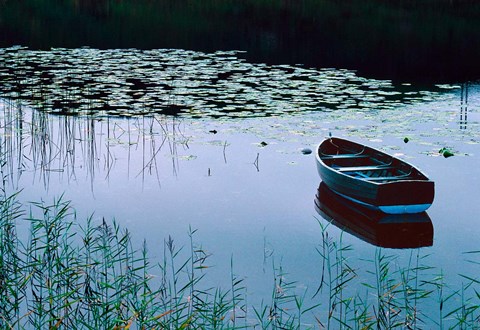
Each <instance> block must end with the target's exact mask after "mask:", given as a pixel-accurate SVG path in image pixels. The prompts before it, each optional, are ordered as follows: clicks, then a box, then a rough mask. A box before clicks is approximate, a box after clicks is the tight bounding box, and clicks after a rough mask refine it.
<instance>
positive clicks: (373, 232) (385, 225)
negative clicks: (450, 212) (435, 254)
mask: <svg viewBox="0 0 480 330" xmlns="http://www.w3.org/2000/svg"><path fill="white" fill-rule="evenodd" d="M315 208H316V210H317V212H318V213H319V214H320V215H321V216H322V217H323V218H325V219H326V220H327V221H329V222H330V223H332V224H333V225H335V226H336V227H338V228H340V229H341V230H343V231H344V232H347V233H349V234H351V235H353V236H355V237H357V238H359V239H361V240H363V241H365V242H367V243H370V244H373V245H375V246H380V247H384V248H391V249H406V248H419V247H426V246H432V245H433V232H434V230H433V223H432V220H431V219H430V217H429V216H428V214H427V212H420V213H414V214H386V213H384V212H381V211H379V210H373V209H371V208H368V207H366V206H364V205H362V204H359V203H355V202H352V201H351V200H348V199H346V198H344V197H342V196H340V195H338V194H336V193H335V192H333V191H332V190H331V189H330V188H328V187H327V185H326V184H325V183H323V182H321V183H320V186H319V187H318V190H317V195H316V198H315Z"/></svg>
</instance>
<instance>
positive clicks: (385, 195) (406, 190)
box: [316, 137, 435, 214]
mask: <svg viewBox="0 0 480 330" xmlns="http://www.w3.org/2000/svg"><path fill="white" fill-rule="evenodd" d="M316 160H317V168H318V173H319V174H320V177H321V179H322V181H323V182H325V184H326V185H327V186H328V187H329V188H330V189H332V190H333V191H334V192H336V193H337V194H339V195H341V196H343V197H345V198H347V199H349V200H351V201H354V202H356V203H359V204H362V205H364V206H366V207H369V208H372V209H378V210H380V211H382V212H385V213H389V214H402V213H420V212H423V211H425V210H426V209H428V208H429V207H430V205H432V203H433V199H434V196H435V184H434V182H433V181H432V180H430V179H429V178H428V177H427V176H426V175H425V174H423V173H422V172H421V171H420V170H419V169H417V168H416V167H414V166H413V165H411V164H409V163H407V162H405V161H403V160H401V159H399V158H397V157H393V156H391V155H388V154H386V153H384V152H382V151H380V150H377V149H374V148H371V147H368V146H365V145H362V144H359V143H356V142H353V141H349V140H345V139H341V138H336V137H331V138H328V139H325V140H324V141H323V142H322V143H320V145H319V146H318V149H317V154H316Z"/></svg>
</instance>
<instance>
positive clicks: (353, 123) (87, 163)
mask: <svg viewBox="0 0 480 330" xmlns="http://www.w3.org/2000/svg"><path fill="white" fill-rule="evenodd" d="M0 53H1V55H2V58H3V59H4V63H5V65H4V66H3V67H2V68H0V69H1V71H0V74H1V75H2V77H3V79H2V85H1V91H0V93H1V94H2V95H3V96H2V97H3V100H2V101H1V102H0V115H1V118H0V121H1V125H0V127H1V129H2V131H1V134H0V139H1V142H2V157H3V158H4V162H3V166H2V173H3V175H4V177H6V178H7V182H8V191H10V192H12V191H16V190H22V192H21V194H20V197H19V198H20V199H21V200H22V201H24V202H27V201H39V200H46V201H49V200H53V198H55V197H59V196H60V195H62V194H63V195H64V198H66V199H68V200H71V201H72V205H73V206H74V208H75V209H76V211H77V214H78V218H79V221H83V219H86V217H87V216H88V215H90V214H92V213H94V219H95V221H98V222H100V221H101V219H102V218H106V219H107V220H108V219H113V218H114V219H115V220H116V221H117V222H118V223H119V224H120V225H121V226H122V227H126V228H128V229H129V230H130V231H131V233H132V236H133V239H134V242H137V243H138V246H140V244H141V243H142V241H143V239H146V240H147V242H148V246H149V250H150V252H151V253H152V255H153V256H156V257H160V256H161V255H162V253H163V242H164V240H165V239H167V238H168V236H169V235H171V236H172V237H173V238H174V239H175V240H176V242H177V243H176V244H177V245H178V246H182V245H187V244H188V236H187V233H188V231H189V227H191V228H193V229H198V232H197V233H196V235H195V241H196V242H197V243H198V244H201V245H202V247H203V248H204V249H206V250H208V251H209V252H211V253H212V256H211V257H210V261H209V263H210V266H211V269H210V270H209V271H208V272H207V279H208V281H210V282H209V283H212V284H215V285H216V284H218V285H224V286H228V285H229V281H230V275H229V274H230V259H231V258H233V264H234V266H233V268H234V272H235V273H236V274H237V275H239V276H240V277H244V278H245V279H246V282H245V283H246V285H247V290H248V294H249V301H250V303H251V304H254V303H259V302H260V301H261V300H262V299H269V297H270V295H271V290H272V276H273V275H272V269H273V266H272V264H273V263H275V265H276V266H279V265H280V264H281V265H282V267H283V269H284V270H285V271H286V272H287V273H288V278H289V279H290V280H294V281H296V282H297V284H296V288H297V290H299V291H302V290H305V289H307V290H308V292H309V294H308V296H309V297H310V296H312V295H313V293H314V292H315V290H316V288H317V287H318V285H319V282H320V273H321V264H322V261H321V257H320V256H319V253H318V252H317V250H316V249H317V248H319V247H320V246H321V244H322V229H321V226H327V224H328V222H327V221H326V220H325V219H323V218H322V217H321V216H320V215H319V214H318V213H317V212H316V210H315V199H316V194H317V190H318V187H319V184H320V178H319V176H318V174H317V171H316V164H315V157H314V153H315V152H313V153H312V154H304V153H303V152H302V150H303V149H305V148H309V149H311V150H315V148H316V146H317V145H318V143H319V142H320V141H321V140H322V139H323V138H324V137H326V136H328V135H329V134H330V133H331V134H332V135H333V136H339V137H345V138H349V139H353V140H355V141H358V142H361V143H366V144H369V145H371V146H373V147H376V148H379V149H382V150H384V151H386V152H388V153H390V154H394V155H397V156H398V157H400V158H402V159H405V160H407V161H409V162H411V163H413V164H415V165H416V166H417V167H419V168H420V169H422V170H423V171H425V172H426V173H427V174H428V175H429V177H430V178H431V179H432V180H434V181H435V184H436V191H435V193H436V196H435V201H434V203H433V205H432V206H431V208H430V209H429V210H428V215H429V217H430V218H431V220H432V223H433V228H434V234H433V245H432V246H429V247H424V248H421V249H420V254H421V255H422V256H427V255H428V257H426V259H425V260H424V262H425V263H426V264H427V265H428V266H431V267H434V269H431V270H429V271H428V272H427V275H426V276H427V277H429V276H430V277H433V276H434V275H435V274H439V273H440V272H443V274H444V275H445V277H446V281H447V282H448V283H449V285H451V286H452V288H453V289H459V288H460V287H461V283H462V279H464V278H462V277H460V276H459V275H458V273H460V272H461V273H462V274H464V275H465V274H469V276H476V274H478V265H476V264H474V263H471V262H468V261H466V260H467V259H468V258H470V257H471V256H470V255H468V254H465V252H468V251H476V250H478V248H479V247H478V241H477V238H478V237H479V236H480V227H479V226H477V224H476V222H477V219H478V215H479V214H480V204H479V203H477V200H478V197H479V195H480V188H479V187H480V171H479V170H478V168H479V166H480V154H479V151H480V149H479V143H480V126H479V121H480V114H479V107H480V85H477V84H475V83H469V84H462V85H438V86H433V87H431V88H429V89H428V90H426V89H421V88H419V87H416V86H414V85H411V84H408V83H404V84H392V83H391V82H390V81H388V80H374V79H366V78H363V77H359V76H357V75H356V73H355V72H353V71H348V70H337V69H324V70H316V69H309V68H304V67H301V66H286V65H284V66H269V65H265V64H252V63H248V62H246V61H244V60H241V59H239V57H238V56H237V54H236V53H235V52H217V53H212V54H208V53H200V52H191V51H181V50H153V51H137V50H132V49H131V50H125V51H110V50H95V49H73V50H68V49H58V50H52V51H46V52H41V51H30V50H26V49H22V48H10V49H2V50H0ZM10 64H11V65H10ZM86 96H90V97H86ZM36 109H41V110H42V111H38V110H36ZM172 111H173V113H172ZM405 138H408V139H409V141H408V143H405V142H404V139H405ZM444 147H446V148H448V149H449V150H451V151H452V152H453V153H454V155H455V156H453V157H449V158H444V157H442V155H441V154H439V152H438V151H439V150H440V149H441V148H444ZM326 231H327V232H328V233H329V236H330V237H332V238H333V239H335V240H339V239H340V237H342V240H343V244H345V245H351V246H352V251H350V252H349V253H348V255H349V260H350V262H351V264H352V265H353V266H354V267H355V268H357V269H358V273H359V278H360V280H359V282H372V281H374V279H373V277H372V275H371V274H369V273H368V270H371V263H369V261H368V260H373V259H374V258H375V253H376V250H377V248H376V247H375V246H373V245H371V244H369V243H366V242H365V241H363V240H361V239H360V238H358V237H356V236H354V235H350V234H347V233H343V234H342V231H341V230H340V229H339V228H337V227H335V226H333V225H330V226H328V227H327V229H326ZM412 251H413V253H416V250H415V249H414V250H412V249H400V250H397V249H386V250H385V251H384V252H385V253H386V254H389V255H394V256H397V257H398V258H397V259H396V261H395V266H394V267H401V266H402V265H406V264H408V260H409V258H410V257H411V255H412ZM453 289H452V290H453ZM316 299H318V298H316ZM322 299H323V298H322ZM319 313H320V312H319ZM432 313H433V311H432ZM312 314H314V313H312ZM309 317H310V318H311V319H310V321H309V322H313V321H311V320H313V318H312V316H311V315H310V316H309ZM427 323H428V322H427Z"/></svg>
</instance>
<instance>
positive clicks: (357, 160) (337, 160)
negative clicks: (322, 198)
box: [320, 143, 426, 182]
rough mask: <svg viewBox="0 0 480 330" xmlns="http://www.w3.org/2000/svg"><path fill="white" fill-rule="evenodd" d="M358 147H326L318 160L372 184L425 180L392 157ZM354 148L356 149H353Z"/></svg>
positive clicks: (411, 168)
mask: <svg viewBox="0 0 480 330" xmlns="http://www.w3.org/2000/svg"><path fill="white" fill-rule="evenodd" d="M356 146H358V145H353V146H352V147H349V146H345V147H344V146H342V147H340V146H337V145H335V144H334V143H332V144H331V147H330V145H327V147H326V148H325V149H322V150H321V151H320V158H321V159H322V161H323V162H324V163H325V165H327V166H329V167H331V168H333V169H335V170H337V171H339V172H341V173H344V174H346V175H349V176H352V177H355V178H359V179H365V180H368V181H374V182H388V181H397V180H425V179H426V177H424V176H423V175H422V174H421V173H420V172H419V171H418V170H416V169H415V168H414V167H413V166H411V165H409V164H407V163H404V162H402V161H400V160H398V159H396V158H394V157H392V156H389V155H387V154H384V153H381V152H379V151H377V150H375V149H372V148H369V147H361V149H359V148H358V147H356ZM354 147H356V148H354Z"/></svg>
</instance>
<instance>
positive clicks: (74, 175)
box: [0, 101, 189, 191]
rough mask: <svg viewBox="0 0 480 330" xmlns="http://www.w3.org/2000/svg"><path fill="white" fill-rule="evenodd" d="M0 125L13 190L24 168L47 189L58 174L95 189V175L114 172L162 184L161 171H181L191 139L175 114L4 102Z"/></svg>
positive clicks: (0, 140)
mask: <svg viewBox="0 0 480 330" xmlns="http://www.w3.org/2000/svg"><path fill="white" fill-rule="evenodd" d="M0 127H1V129H2V132H1V134H0V152H1V161H2V162H1V171H2V174H3V175H4V176H6V177H8V178H9V180H7V181H8V182H10V183H11V184H12V185H13V187H12V188H14V189H18V188H22V187H19V184H18V183H19V181H20V179H21V178H22V176H24V175H25V174H26V172H28V173H29V175H30V176H31V177H32V179H33V181H34V183H41V184H43V186H44V188H45V189H46V190H48V188H49V182H50V178H51V176H52V175H57V176H58V178H59V179H60V180H61V181H64V183H70V182H75V181H79V180H81V179H84V180H87V181H89V183H90V186H91V189H92V191H93V187H94V184H93V183H94V181H95V179H96V176H97V175H101V176H104V177H103V178H102V180H105V181H107V182H108V180H109V178H110V176H111V174H112V172H113V171H116V172H118V173H123V174H124V175H125V176H126V177H127V178H130V177H132V178H141V180H142V183H144V180H145V178H146V177H147V176H151V177H153V178H155V179H156V180H157V182H158V185H160V184H161V182H160V171H165V170H166V169H168V168H170V169H171V171H172V172H173V175H176V174H177V171H178V167H179V166H178V162H179V158H180V157H183V156H181V155H179V149H180V150H188V140H189V138H188V137H187V136H185V135H184V133H183V131H182V121H181V120H180V119H178V118H176V117H166V116H161V115H152V116H143V117H138V118H116V119H115V118H110V117H105V118H101V117H91V116H83V117H77V116H56V115H54V114H49V113H47V112H42V111H35V110H32V109H29V108H24V107H23V106H22V105H21V104H19V103H16V102H14V101H3V102H0ZM119 160H120V162H118V161H119ZM4 181H5V180H4Z"/></svg>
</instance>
